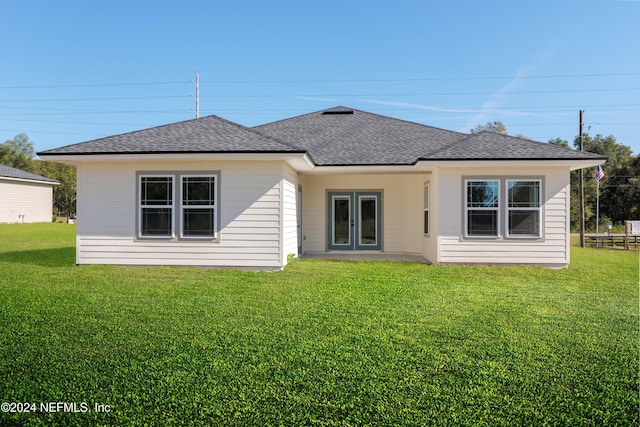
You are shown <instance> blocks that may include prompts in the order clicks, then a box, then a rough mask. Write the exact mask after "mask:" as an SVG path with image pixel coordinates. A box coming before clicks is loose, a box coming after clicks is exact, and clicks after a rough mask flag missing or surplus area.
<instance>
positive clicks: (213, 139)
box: [38, 115, 304, 155]
mask: <svg viewBox="0 0 640 427" xmlns="http://www.w3.org/2000/svg"><path fill="white" fill-rule="evenodd" d="M212 152H213V153H236V152H260V153H264V152H275V153H280V152H304V150H302V149H299V148H296V147H292V146H289V145H285V144H283V143H281V142H279V141H276V140H275V139H273V138H271V137H269V136H266V135H261V134H259V133H257V132H255V131H253V130H251V129H249V128H247V127H244V126H242V125H239V124H237V123H233V122H230V121H228V120H225V119H222V118H220V117H217V116H213V115H212V116H207V117H202V118H200V119H194V120H187V121H184V122H178V123H172V124H168V125H163V126H157V127H153V128H150V129H144V130H139V131H135V132H130V133H125V134H121V135H115V136H109V137H106V138H100V139H95V140H93V141H87V142H81V143H78V144H73V145H67V146H65V147H60V148H54V149H52V150H47V151H43V152H41V153H38V154H45V155H58V154H146V153H212Z"/></svg>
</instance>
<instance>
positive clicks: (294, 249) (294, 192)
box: [281, 165, 298, 260]
mask: <svg viewBox="0 0 640 427" xmlns="http://www.w3.org/2000/svg"><path fill="white" fill-rule="evenodd" d="M282 191H283V195H282V196H283V197H282V220H283V233H282V238H283V242H282V248H283V252H282V254H281V257H282V259H283V260H286V259H287V257H288V256H289V254H294V255H297V254H298V215H297V208H298V202H297V197H298V177H297V173H296V172H295V171H294V170H293V169H291V168H290V167H289V166H287V165H285V166H284V180H283V181H282Z"/></svg>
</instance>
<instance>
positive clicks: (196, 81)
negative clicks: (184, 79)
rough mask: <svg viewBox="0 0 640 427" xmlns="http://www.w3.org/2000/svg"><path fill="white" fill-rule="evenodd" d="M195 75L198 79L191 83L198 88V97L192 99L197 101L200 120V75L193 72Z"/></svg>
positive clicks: (197, 113) (197, 116) (197, 112)
mask: <svg viewBox="0 0 640 427" xmlns="http://www.w3.org/2000/svg"><path fill="white" fill-rule="evenodd" d="M193 74H195V75H196V79H195V81H194V80H191V83H193V85H194V86H195V87H196V95H195V96H193V95H191V97H192V98H193V99H195V101H196V119H199V118H200V74H198V72H197V71H195V70H194V71H193Z"/></svg>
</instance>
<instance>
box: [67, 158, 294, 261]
mask: <svg viewBox="0 0 640 427" xmlns="http://www.w3.org/2000/svg"><path fill="white" fill-rule="evenodd" d="M283 168H284V166H283V163H282V162H280V161H252V162H250V163H248V162H238V161H220V162H204V161H200V162H199V161H154V162H144V163H139V162H133V161H122V162H94V163H88V162H87V163H82V164H80V165H79V167H78V203H77V206H78V225H77V245H76V248H77V258H76V259H77V263H78V264H129V265H153V264H166V265H199V266H220V267H250V268H266V269H271V268H275V269H277V268H282V267H283V266H284V264H285V263H286V257H284V258H283V254H284V253H285V252H286V251H287V250H289V249H290V246H291V240H292V239H291V237H290V236H288V237H287V238H286V239H283V237H282V233H281V227H282V219H283V210H287V211H288V210H290V207H289V205H290V203H289V202H288V201H287V202H286V203H284V202H283V199H282V197H281V193H282V192H283V191H285V192H288V191H289V188H290V187H291V186H293V187H294V188H295V184H294V183H293V181H292V180H293V178H292V176H291V175H292V174H291V171H289V173H288V178H287V179H286V180H285V179H283V178H284V177H283V174H284V169H283ZM207 170H210V171H216V172H219V174H220V175H219V190H218V191H219V193H218V200H217V201H216V204H217V208H218V217H219V225H220V228H219V231H218V233H219V241H216V242H211V241H197V240H182V241H164V240H155V241H154V240H152V239H144V240H142V239H137V238H136V224H135V218H136V211H137V207H138V201H137V200H136V188H137V180H136V173H137V172H159V171H162V172H174V171H176V172H187V171H207ZM294 194H295V193H294ZM293 206H295V203H294V205H293ZM286 216H287V218H289V217H290V216H291V214H290V213H288V212H287V214H286ZM293 217H294V218H295V213H294V214H293ZM287 227H288V228H287V232H288V234H289V235H290V234H291V231H290V228H291V226H290V225H288V226H287ZM293 240H294V241H295V239H293ZM296 245H297V243H296Z"/></svg>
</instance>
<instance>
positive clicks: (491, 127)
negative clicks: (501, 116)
mask: <svg viewBox="0 0 640 427" xmlns="http://www.w3.org/2000/svg"><path fill="white" fill-rule="evenodd" d="M480 132H493V133H500V134H503V135H506V134H507V127H506V126H505V125H504V123H502V122H500V121H493V122H487V124H486V125H478V126H476V127H474V128H473V129H471V133H480Z"/></svg>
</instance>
